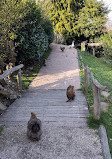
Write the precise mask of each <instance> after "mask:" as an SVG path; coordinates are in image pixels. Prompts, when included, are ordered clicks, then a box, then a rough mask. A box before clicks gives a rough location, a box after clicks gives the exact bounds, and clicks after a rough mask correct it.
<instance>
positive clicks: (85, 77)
mask: <svg viewBox="0 0 112 159" xmlns="http://www.w3.org/2000/svg"><path fill="white" fill-rule="evenodd" d="M84 81H85V82H84V90H85V93H87V92H88V87H89V75H88V69H87V67H86V68H85V69H84Z"/></svg>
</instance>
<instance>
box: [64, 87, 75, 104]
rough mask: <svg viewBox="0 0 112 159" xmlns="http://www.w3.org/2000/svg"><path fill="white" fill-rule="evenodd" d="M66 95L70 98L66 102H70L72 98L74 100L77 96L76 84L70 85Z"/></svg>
mask: <svg viewBox="0 0 112 159" xmlns="http://www.w3.org/2000/svg"><path fill="white" fill-rule="evenodd" d="M66 96H67V98H68V100H67V101H66V102H70V101H71V100H74V98H75V91H74V86H71V85H69V86H68V88H67V91H66Z"/></svg>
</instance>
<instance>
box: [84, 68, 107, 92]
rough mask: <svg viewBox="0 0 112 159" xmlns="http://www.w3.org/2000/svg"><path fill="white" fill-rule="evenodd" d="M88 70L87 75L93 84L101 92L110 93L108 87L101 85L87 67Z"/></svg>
mask: <svg viewBox="0 0 112 159" xmlns="http://www.w3.org/2000/svg"><path fill="white" fill-rule="evenodd" d="M86 69H87V73H88V74H89V75H90V77H91V80H92V82H93V83H94V84H95V85H96V87H98V88H99V89H100V90H102V91H108V87H107V86H103V85H101V84H100V83H99V82H98V81H97V80H96V79H95V78H94V76H93V73H92V72H91V71H90V69H89V67H88V66H86Z"/></svg>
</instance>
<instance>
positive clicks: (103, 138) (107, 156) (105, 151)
mask: <svg viewBox="0 0 112 159" xmlns="http://www.w3.org/2000/svg"><path fill="white" fill-rule="evenodd" d="M99 135H100V140H101V147H102V151H103V157H104V159H111V154H110V150H109V145H108V138H107V133H106V129H105V127H104V126H103V125H100V128H99Z"/></svg>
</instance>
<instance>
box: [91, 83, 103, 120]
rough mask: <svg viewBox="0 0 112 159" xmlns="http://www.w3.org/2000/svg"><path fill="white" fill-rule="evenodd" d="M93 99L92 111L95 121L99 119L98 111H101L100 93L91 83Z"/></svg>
mask: <svg viewBox="0 0 112 159" xmlns="http://www.w3.org/2000/svg"><path fill="white" fill-rule="evenodd" d="M93 98H94V104H93V106H94V107H93V110H94V118H95V119H96V120H99V119H100V111H101V92H100V89H99V88H98V87H96V85H95V84H94V83H93Z"/></svg>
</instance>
